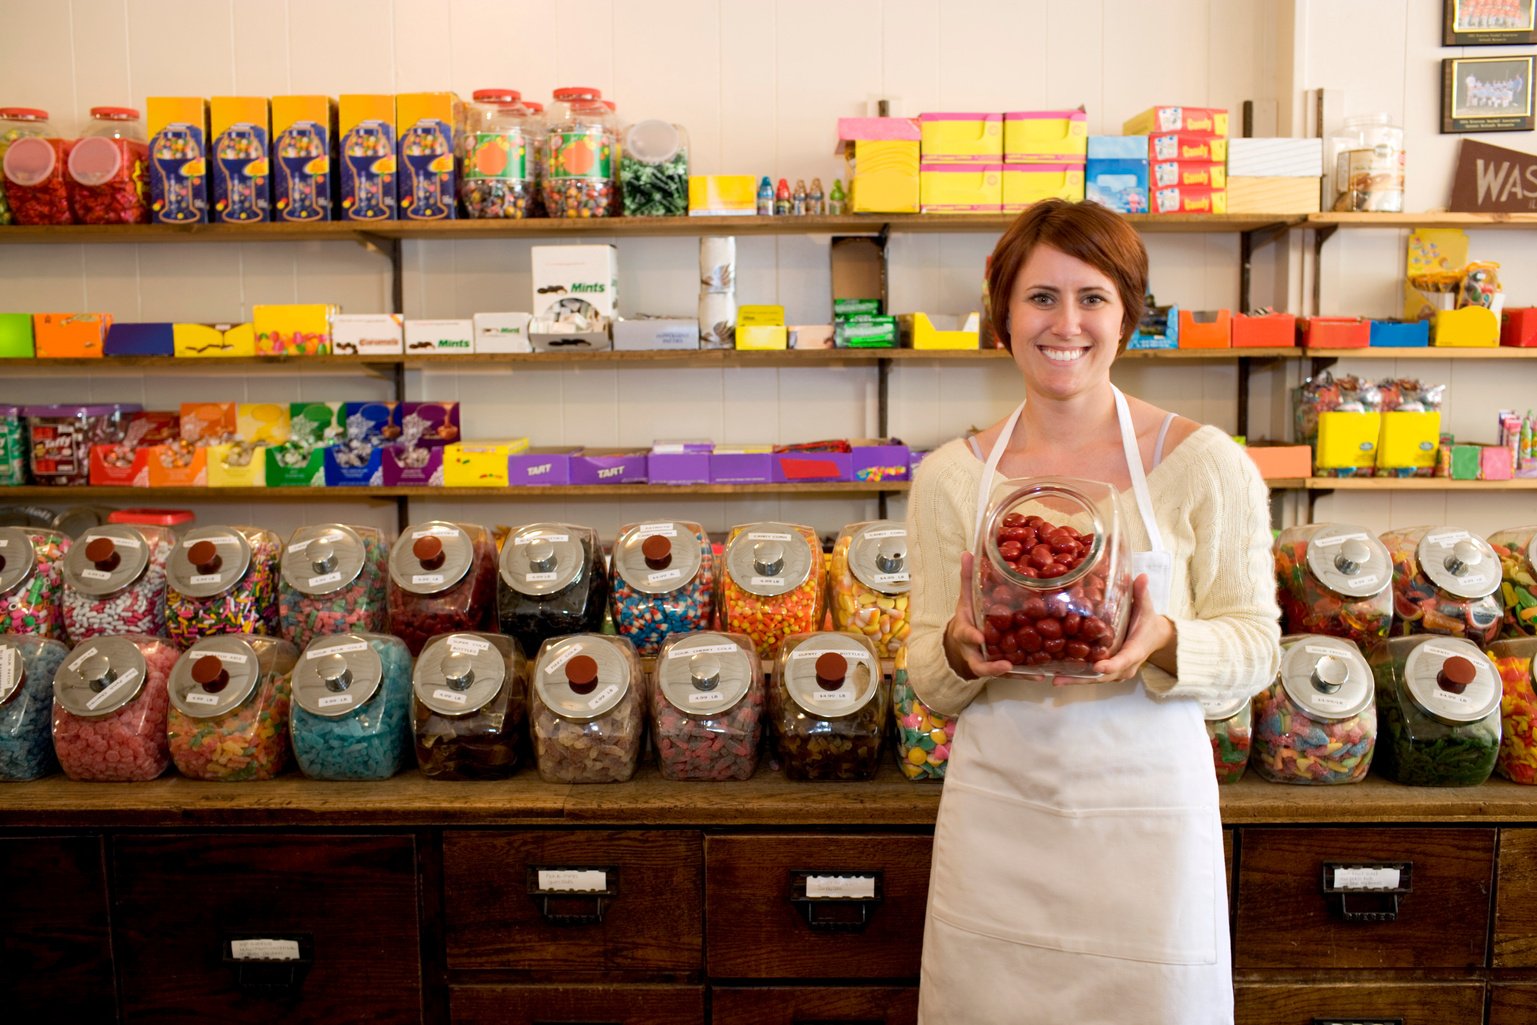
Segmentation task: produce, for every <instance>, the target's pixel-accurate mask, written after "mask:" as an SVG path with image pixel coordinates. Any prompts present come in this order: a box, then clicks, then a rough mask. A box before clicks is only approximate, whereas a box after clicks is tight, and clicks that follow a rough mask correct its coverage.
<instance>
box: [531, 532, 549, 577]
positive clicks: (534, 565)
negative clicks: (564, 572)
mask: <svg viewBox="0 0 1537 1025" xmlns="http://www.w3.org/2000/svg"><path fill="white" fill-rule="evenodd" d="M528 566H529V568H530V569H532V570H533V571H534V572H536V573H549V572H550V571H551V570H553V569H554V568H555V546H554V545H553V544H551V543H550V542H549V541H547V540H546V539H544V538H542V537H541V538H537V539H536V540H534V541H530V542H529V545H528Z"/></svg>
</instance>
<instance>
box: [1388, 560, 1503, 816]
mask: <svg viewBox="0 0 1537 1025" xmlns="http://www.w3.org/2000/svg"><path fill="white" fill-rule="evenodd" d="M1389 547H1391V545H1390V546H1389ZM1368 658H1369V661H1370V663H1371V667H1372V675H1373V677H1374V678H1375V681H1376V690H1377V718H1378V723H1379V726H1378V733H1379V736H1380V738H1381V740H1380V742H1379V743H1378V745H1377V755H1376V759H1377V762H1378V764H1379V765H1381V766H1382V768H1383V770H1384V771H1385V772H1386V773H1387V775H1388V776H1389V778H1391V779H1395V780H1397V781H1398V782H1400V783H1407V784H1409V785H1411V786H1424V787H1471V786H1477V785H1478V784H1480V783H1482V782H1483V781H1484V780H1486V779H1488V778H1489V773H1490V772H1491V771H1493V769H1494V763H1495V761H1496V759H1497V758H1498V756H1499V751H1500V692H1501V688H1500V675H1499V673H1498V672H1497V671H1496V669H1495V667H1494V663H1493V662H1491V661H1490V660H1489V656H1487V655H1485V654H1484V653H1483V652H1482V651H1480V650H1479V648H1478V645H1476V644H1474V643H1472V642H1471V641H1468V640H1465V639H1464V638H1461V637H1436V636H1431V635H1427V634H1420V635H1417V636H1414V637H1392V638H1389V639H1388V640H1387V641H1386V642H1385V643H1383V644H1381V645H1378V646H1377V647H1376V648H1374V649H1373V650H1372V652H1371V653H1370V655H1369V656H1368Z"/></svg>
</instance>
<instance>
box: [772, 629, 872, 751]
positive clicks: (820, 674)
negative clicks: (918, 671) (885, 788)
mask: <svg viewBox="0 0 1537 1025" xmlns="http://www.w3.org/2000/svg"><path fill="white" fill-rule="evenodd" d="M890 714H891V691H890V689H889V688H888V687H887V686H886V682H885V679H884V677H882V675H881V663H880V659H879V658H878V657H877V656H876V654H875V646H874V645H873V644H871V642H870V640H869V638H867V637H863V636H860V635H856V634H845V633H826V632H818V633H808V634H793V635H791V636H789V637H786V638H785V639H784V641H783V642H782V643H781V644H780V646H779V651H778V657H777V658H776V659H775V662H774V676H773V682H772V684H771V685H770V687H769V722H770V723H771V724H772V727H773V730H774V744H775V747H776V748H777V749H778V751H779V759H780V762H781V763H782V764H783V766H784V774H785V778H786V779H796V780H858V779H873V778H875V773H876V770H877V769H878V768H879V766H880V748H881V737H882V736H883V735H884V734H885V732H886V719H887V717H888V716H889V715H890Z"/></svg>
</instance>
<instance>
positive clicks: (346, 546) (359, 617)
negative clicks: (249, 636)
mask: <svg viewBox="0 0 1537 1025" xmlns="http://www.w3.org/2000/svg"><path fill="white" fill-rule="evenodd" d="M388 560H389V549H388V548H386V547H385V544H384V535H383V534H382V533H380V532H379V531H378V530H375V529H374V528H373V527H348V526H345V525H343V524H340V523H327V524H322V525H320V526H313V527H300V528H299V529H298V530H295V531H294V532H293V536H292V537H290V538H289V539H288V545H287V547H285V548H284V549H283V557H282V561H281V563H280V566H279V569H280V572H281V574H282V578H283V579H282V582H281V585H280V586H279V588H278V632H279V633H281V634H282V635H283V637H284V638H286V639H287V640H290V641H293V642H294V646H295V647H298V648H300V649H303V648H307V647H308V646H309V644H310V642H312V641H313V640H314V639H315V638H316V637H321V636H325V635H327V634H336V633H347V632H348V631H351V630H363V631H373V632H377V631H382V630H383V629H385V624H386V623H387V622H388V614H389V606H388V604H387V601H386V598H385V590H386V588H385V581H386V564H387V562H388Z"/></svg>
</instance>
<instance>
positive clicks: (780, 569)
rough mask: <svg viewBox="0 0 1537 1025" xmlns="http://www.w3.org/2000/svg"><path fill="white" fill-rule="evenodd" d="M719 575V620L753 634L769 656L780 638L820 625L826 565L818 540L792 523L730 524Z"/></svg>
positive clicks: (811, 533) (825, 591)
mask: <svg viewBox="0 0 1537 1025" xmlns="http://www.w3.org/2000/svg"><path fill="white" fill-rule="evenodd" d="M724 555H725V557H724V559H723V560H722V561H724V563H725V572H724V573H722V574H721V598H720V622H721V626H723V627H725V628H726V629H727V630H731V631H735V632H737V633H744V634H746V635H747V636H748V637H751V638H752V641H753V644H755V645H756V646H757V648H758V654H759V655H761V656H762V657H764V658H772V657H773V655H774V653H775V652H776V651H778V650H779V642H780V640H781V639H783V638H785V637H788V636H790V635H791V634H798V633H811V632H813V631H815V630H818V629H820V628H821V626H822V617H823V615H824V614H825V613H826V611H827V609H826V604H825V603H826V601H827V568H826V567H827V564H826V563H825V562H824V561H823V559H822V542H821V540H820V539H819V538H818V537H817V532H816V531H815V530H812V529H811V528H810V527H805V526H801V525H799V524H795V523H775V522H764V523H747V524H742V525H741V526H736V527H732V528H731V533H730V534H729V535H728V536H727V538H726V548H725V553H724Z"/></svg>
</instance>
